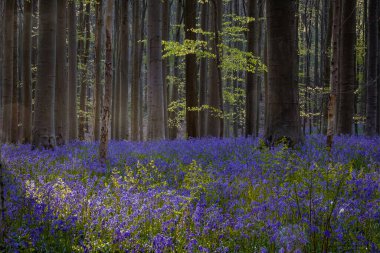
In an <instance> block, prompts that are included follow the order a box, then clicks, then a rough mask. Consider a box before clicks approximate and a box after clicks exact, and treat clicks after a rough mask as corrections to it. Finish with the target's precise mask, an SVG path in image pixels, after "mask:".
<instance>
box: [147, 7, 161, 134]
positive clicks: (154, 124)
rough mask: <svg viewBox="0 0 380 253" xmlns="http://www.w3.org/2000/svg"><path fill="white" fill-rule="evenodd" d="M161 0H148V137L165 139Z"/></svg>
mask: <svg viewBox="0 0 380 253" xmlns="http://www.w3.org/2000/svg"><path fill="white" fill-rule="evenodd" d="M161 10H162V3H161V1H156V0H148V52H147V54H148V55H147V58H148V139H150V140H159V139H165V125H164V96H163V83H162V53H161V48H162V33H161V28H162V26H161V22H162V20H161V16H160V15H157V13H161Z"/></svg>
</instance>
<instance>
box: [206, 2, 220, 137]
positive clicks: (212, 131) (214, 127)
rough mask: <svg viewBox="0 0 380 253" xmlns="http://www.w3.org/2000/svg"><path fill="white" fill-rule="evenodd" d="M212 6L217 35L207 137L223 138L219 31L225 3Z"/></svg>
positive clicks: (211, 62) (211, 17)
mask: <svg viewBox="0 0 380 253" xmlns="http://www.w3.org/2000/svg"><path fill="white" fill-rule="evenodd" d="M210 4H211V6H210V28H211V30H212V32H213V33H214V34H215V38H214V39H213V40H212V41H211V43H210V44H211V49H212V53H213V54H214V55H215V56H216V57H215V58H214V59H210V61H209V86H208V105H209V107H210V108H209V111H208V120H207V135H208V136H212V137H221V136H223V121H222V116H223V107H222V105H223V101H222V100H221V98H222V94H221V91H222V79H221V75H220V73H221V70H220V55H219V54H220V53H219V42H220V41H219V39H220V38H219V31H221V28H222V15H223V11H222V10H223V2H222V0H212V1H211V3H210Z"/></svg>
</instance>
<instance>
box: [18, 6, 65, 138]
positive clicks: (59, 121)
mask: <svg viewBox="0 0 380 253" xmlns="http://www.w3.org/2000/svg"><path fill="white" fill-rule="evenodd" d="M57 2H58V5H57V12H58V13H57V15H58V16H57V80H56V82H57V84H56V93H55V102H56V104H55V107H56V109H55V135H56V142H57V145H63V144H65V140H66V139H67V128H68V124H67V120H68V114H67V101H68V99H69V96H68V91H69V90H68V85H67V76H66V75H67V65H66V21H67V17H66V7H67V0H58V1H57ZM24 65H25V63H24Z"/></svg>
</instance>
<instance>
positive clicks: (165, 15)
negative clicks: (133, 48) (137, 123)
mask: <svg viewBox="0 0 380 253" xmlns="http://www.w3.org/2000/svg"><path fill="white" fill-rule="evenodd" d="M169 13H170V2H169V0H164V1H163V2H162V40H164V41H169V39H170V38H169V35H170V15H169ZM169 74H170V64H169V61H168V59H167V58H164V59H162V82H163V88H164V90H163V95H164V125H165V139H167V138H168V137H169V126H168V117H169V116H168V114H169V112H168V84H167V76H168V75H169Z"/></svg>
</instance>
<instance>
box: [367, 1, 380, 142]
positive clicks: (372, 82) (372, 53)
mask: <svg viewBox="0 0 380 253" xmlns="http://www.w3.org/2000/svg"><path fill="white" fill-rule="evenodd" d="M377 2H378V1H376V0H369V2H368V40H367V43H368V46H367V48H368V49H367V50H368V56H367V57H368V63H367V71H368V72H367V106H366V107H367V112H366V116H367V120H366V129H365V132H366V134H367V135H368V136H373V135H375V133H376V116H377V115H376V114H377V89H376V80H377V71H376V62H377V61H376V54H377V20H376V16H377V8H378V4H377Z"/></svg>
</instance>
